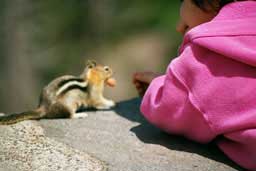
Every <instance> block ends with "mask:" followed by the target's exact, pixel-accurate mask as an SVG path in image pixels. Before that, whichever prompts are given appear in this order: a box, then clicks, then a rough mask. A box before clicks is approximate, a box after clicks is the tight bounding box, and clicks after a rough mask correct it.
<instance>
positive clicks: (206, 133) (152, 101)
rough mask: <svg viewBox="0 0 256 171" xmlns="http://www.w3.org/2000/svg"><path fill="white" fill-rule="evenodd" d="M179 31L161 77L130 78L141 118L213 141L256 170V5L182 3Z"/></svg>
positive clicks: (213, 0) (209, 0) (206, 0)
mask: <svg viewBox="0 0 256 171" xmlns="http://www.w3.org/2000/svg"><path fill="white" fill-rule="evenodd" d="M177 30H178V31H179V32H181V33H182V34H184V40H183V43H182V45H181V47H180V51H179V57H178V58H176V59H174V60H173V61H172V62H171V63H170V64H169V66H168V68H167V71H166V73H165V74H164V75H162V76H157V74H155V73H153V72H139V73H135V74H134V76H133V81H134V84H135V86H136V88H137V90H138V92H139V93H140V94H143V93H144V92H145V91H146V93H145V95H144V97H143V100H142V104H141V111H142V113H143V115H144V116H145V117H146V118H147V119H148V120H149V121H150V122H151V123H152V124H154V125H156V126H158V127H159V128H162V129H163V130H165V131H167V132H169V133H171V134H178V135H183V136H185V137H187V138H189V139H192V140H195V141H197V142H200V143H208V142H210V141H212V140H216V142H217V145H218V146H219V148H220V149H221V150H222V151H223V152H224V153H225V154H226V155H227V156H228V157H230V159H232V160H233V161H235V162H236V163H237V164H239V165H240V166H242V167H244V168H247V169H250V170H253V171H256V93H255V90H256V1H239V2H238V1H237V2H233V1H231V0H229V1H228V0H226V1H225V0H184V1H182V5H181V8H180V22H179V24H178V26H177ZM148 85H149V86H148ZM147 86H148V87H147ZM146 89H147V90H146ZM216 137H218V138H217V139H216Z"/></svg>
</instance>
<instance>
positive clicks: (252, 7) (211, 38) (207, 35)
mask: <svg viewBox="0 0 256 171" xmlns="http://www.w3.org/2000/svg"><path fill="white" fill-rule="evenodd" d="M220 42H222V43H220ZM189 43H194V44H197V45H199V46H202V47H204V48H207V49H209V50H211V51H214V52H216V53H218V54H220V55H223V56H225V57H227V58H232V59H234V60H236V61H239V62H242V63H245V64H248V65H251V66H254V67H256V1H241V2H234V3H230V4H228V5H226V6H224V7H223V8H222V9H221V10H220V12H219V13H218V15H217V16H216V17H214V18H213V19H212V20H211V21H210V22H207V23H204V24H201V25H199V26H197V27H195V28H193V29H191V30H190V31H188V32H187V33H186V34H185V37H184V40H183V43H182V45H181V48H180V53H182V52H183V50H184V49H185V47H186V45H187V44H189ZM241 49H242V50H241Z"/></svg>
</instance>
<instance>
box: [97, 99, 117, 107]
mask: <svg viewBox="0 0 256 171" xmlns="http://www.w3.org/2000/svg"><path fill="white" fill-rule="evenodd" d="M115 105H116V103H115V102H114V101H112V100H105V101H104V102H103V103H101V104H98V105H96V106H95V108H96V109H110V108H111V107H114V106H115Z"/></svg>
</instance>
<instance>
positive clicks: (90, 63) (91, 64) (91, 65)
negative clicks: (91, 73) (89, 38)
mask: <svg viewBox="0 0 256 171" xmlns="http://www.w3.org/2000/svg"><path fill="white" fill-rule="evenodd" d="M96 65H97V63H96V61H94V60H88V61H87V63H86V68H89V69H90V68H94V67H96Z"/></svg>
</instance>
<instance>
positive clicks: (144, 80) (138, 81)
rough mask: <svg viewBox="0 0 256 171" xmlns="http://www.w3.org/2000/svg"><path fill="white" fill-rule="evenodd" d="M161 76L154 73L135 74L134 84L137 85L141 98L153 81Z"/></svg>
mask: <svg viewBox="0 0 256 171" xmlns="http://www.w3.org/2000/svg"><path fill="white" fill-rule="evenodd" d="M157 76H159V74H157V73H154V72H136V73H134V74H133V84H134V85H135V87H136V89H137V91H138V93H139V95H140V96H143V95H144V94H145V92H146V90H147V88H148V86H149V84H150V83H151V81H152V80H153V79H154V78H155V77H157Z"/></svg>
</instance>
